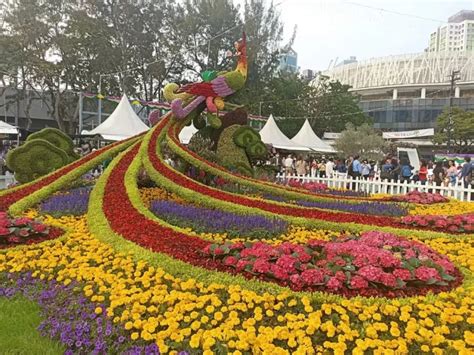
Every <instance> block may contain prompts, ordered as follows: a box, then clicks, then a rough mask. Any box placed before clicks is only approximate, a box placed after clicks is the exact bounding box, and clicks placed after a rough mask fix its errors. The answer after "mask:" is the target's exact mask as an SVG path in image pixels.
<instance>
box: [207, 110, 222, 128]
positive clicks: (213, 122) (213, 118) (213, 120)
mask: <svg viewBox="0 0 474 355" xmlns="http://www.w3.org/2000/svg"><path fill="white" fill-rule="evenodd" d="M206 117H207V122H208V123H209V125H210V126H211V127H212V128H216V129H219V128H221V126H222V121H221V119H220V118H219V117H218V116H217V115H215V114H213V113H208V114H207V115H206Z"/></svg>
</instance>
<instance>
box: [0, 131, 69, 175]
mask: <svg viewBox="0 0 474 355" xmlns="http://www.w3.org/2000/svg"><path fill="white" fill-rule="evenodd" d="M6 160H7V166H8V168H9V169H11V170H13V171H14V172H15V179H16V180H17V181H19V182H21V183H25V182H29V181H33V180H35V179H37V178H39V177H40V176H43V175H46V174H48V173H50V172H52V171H54V170H56V169H59V168H60V167H62V166H64V165H66V164H68V163H69V161H70V157H69V156H68V154H67V153H66V152H65V151H64V150H62V149H59V148H58V147H56V146H54V145H53V144H51V143H50V142H47V141H45V140H43V139H33V140H30V141H27V142H26V143H25V144H23V145H22V146H20V147H18V148H16V149H14V150H12V151H10V152H9V153H8V154H7V159H6Z"/></svg>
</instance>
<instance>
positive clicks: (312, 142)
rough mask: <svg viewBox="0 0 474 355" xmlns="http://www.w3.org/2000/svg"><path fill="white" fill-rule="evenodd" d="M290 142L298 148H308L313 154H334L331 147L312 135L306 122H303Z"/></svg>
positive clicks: (311, 130) (312, 132) (314, 134)
mask: <svg viewBox="0 0 474 355" xmlns="http://www.w3.org/2000/svg"><path fill="white" fill-rule="evenodd" d="M291 141H292V142H293V143H295V144H297V145H299V146H303V147H308V148H310V149H311V150H313V151H315V152H322V153H335V152H336V151H335V150H334V148H333V147H331V146H330V145H329V144H327V143H325V142H323V141H322V140H321V139H320V138H319V137H318V136H317V135H316V133H314V131H313V129H312V128H311V125H310V124H309V121H308V120H305V121H304V123H303V126H302V127H301V129H300V131H299V132H298V133H297V134H296V136H294V137H293V138H291Z"/></svg>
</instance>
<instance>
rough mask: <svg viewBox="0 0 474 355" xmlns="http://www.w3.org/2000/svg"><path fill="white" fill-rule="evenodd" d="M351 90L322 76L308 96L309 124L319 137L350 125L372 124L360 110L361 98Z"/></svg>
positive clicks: (307, 113) (339, 130) (307, 111)
mask: <svg viewBox="0 0 474 355" xmlns="http://www.w3.org/2000/svg"><path fill="white" fill-rule="evenodd" d="M350 88H351V87H350V86H349V85H343V84H341V83H340V82H339V81H333V80H330V79H329V78H328V77H324V76H321V77H320V79H319V81H318V82H317V84H316V86H314V87H311V90H310V91H309V92H308V93H307V94H306V99H307V100H306V101H305V102H306V116H307V117H310V118H309V123H310V124H311V127H312V128H313V129H314V131H315V133H316V134H317V135H319V136H321V135H322V134H323V133H324V132H341V131H343V130H344V129H345V127H346V125H347V124H348V123H351V124H352V125H354V126H360V125H362V124H364V123H371V120H370V118H369V117H368V116H367V115H365V114H364V113H363V112H362V110H361V109H360V108H359V105H358V102H359V98H358V97H357V96H354V95H353V94H352V93H351V92H349V89H350Z"/></svg>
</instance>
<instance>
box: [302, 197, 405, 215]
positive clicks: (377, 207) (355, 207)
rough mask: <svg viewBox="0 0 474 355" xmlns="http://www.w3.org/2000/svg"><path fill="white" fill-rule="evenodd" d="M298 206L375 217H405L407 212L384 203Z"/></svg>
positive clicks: (327, 202)
mask: <svg viewBox="0 0 474 355" xmlns="http://www.w3.org/2000/svg"><path fill="white" fill-rule="evenodd" d="M296 203H297V204H298V205H300V206H304V207H316V208H322V209H329V210H337V211H344V212H353V213H358V214H368V215H376V216H394V217H399V216H405V215H406V214H407V213H408V211H407V209H406V208H404V207H402V206H400V205H397V204H395V203H384V202H358V203H353V202H348V201H340V200H334V201H327V200H326V201H297V202H296Z"/></svg>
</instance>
